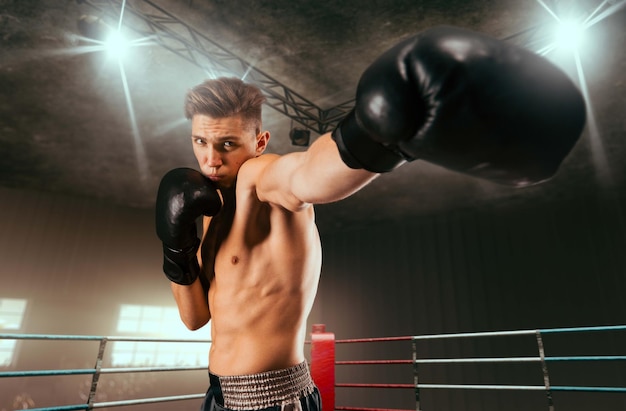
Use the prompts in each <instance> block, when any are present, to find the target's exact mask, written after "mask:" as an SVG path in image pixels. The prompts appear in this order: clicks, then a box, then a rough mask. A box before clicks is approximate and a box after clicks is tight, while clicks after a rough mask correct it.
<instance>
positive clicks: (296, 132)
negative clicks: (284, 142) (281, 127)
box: [289, 128, 311, 147]
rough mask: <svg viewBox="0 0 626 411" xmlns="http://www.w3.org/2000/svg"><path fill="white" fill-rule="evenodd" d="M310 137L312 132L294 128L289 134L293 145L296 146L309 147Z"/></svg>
mask: <svg viewBox="0 0 626 411" xmlns="http://www.w3.org/2000/svg"><path fill="white" fill-rule="evenodd" d="M310 137H311V132H310V131H309V130H305V129H302V128H292V129H291V131H290V132H289V138H290V139H291V144H293V145H294V146H300V147H307V146H308V145H309V139H310Z"/></svg>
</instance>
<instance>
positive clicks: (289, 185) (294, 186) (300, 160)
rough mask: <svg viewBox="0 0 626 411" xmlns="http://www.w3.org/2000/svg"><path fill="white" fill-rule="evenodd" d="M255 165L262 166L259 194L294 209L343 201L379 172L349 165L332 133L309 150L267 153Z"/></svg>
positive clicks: (261, 197) (259, 175)
mask: <svg viewBox="0 0 626 411" xmlns="http://www.w3.org/2000/svg"><path fill="white" fill-rule="evenodd" d="M251 163H252V162H251ZM245 165H246V166H247V165H248V164H247V163H246V164H245ZM251 165H252V166H253V167H259V173H258V180H257V184H256V192H257V196H258V198H259V199H260V200H261V201H264V202H268V203H273V204H278V205H281V206H282V207H284V208H287V209H288V210H291V211H298V210H300V209H302V208H304V207H306V206H307V205H309V204H324V203H330V202H334V201H339V200H341V199H343V198H346V197H348V196H350V195H351V194H353V193H355V192H356V191H358V190H359V189H361V188H362V187H363V186H365V185H366V184H367V183H369V182H370V181H372V180H373V179H374V178H375V177H376V176H377V175H378V174H375V173H372V172H369V171H366V170H355V169H351V168H349V167H348V166H346V164H345V163H344V162H343V161H342V159H341V157H340V155H339V150H338V149H337V145H336V144H335V142H334V141H333V140H332V139H331V137H330V134H325V135H323V136H321V137H320V138H318V139H317V140H316V141H315V142H314V143H313V144H311V146H310V147H309V149H308V150H307V151H305V152H297V153H289V154H286V155H283V156H280V157H279V156H275V155H265V156H262V157H258V158H257V159H255V160H254V163H253V164H251Z"/></svg>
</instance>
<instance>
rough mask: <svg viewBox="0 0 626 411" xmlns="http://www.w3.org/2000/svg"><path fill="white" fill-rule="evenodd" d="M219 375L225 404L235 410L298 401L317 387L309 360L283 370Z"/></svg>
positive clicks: (260, 407) (288, 403)
mask: <svg viewBox="0 0 626 411" xmlns="http://www.w3.org/2000/svg"><path fill="white" fill-rule="evenodd" d="M216 377H217V378H218V379H219V384H220V387H221V391H222V396H223V398H224V407H226V408H230V409H232V410H254V409H262V408H268V407H272V406H284V405H290V404H295V403H299V400H300V398H302V397H305V396H307V395H310V394H312V393H313V391H314V389H315V385H314V384H313V380H312V379H311V374H310V373H309V367H308V365H307V363H306V361H305V362H302V363H300V364H298V365H294V366H293V367H290V368H286V369H283V370H276V371H268V372H262V373H259V374H249V375H235V376H219V375H217V376H216Z"/></svg>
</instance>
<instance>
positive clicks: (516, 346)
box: [0, 188, 626, 410]
mask: <svg viewBox="0 0 626 411" xmlns="http://www.w3.org/2000/svg"><path fill="white" fill-rule="evenodd" d="M0 197H1V198H2V201H1V202H0V229H1V230H2V235H0V260H1V264H0V298H25V299H28V300H29V308H28V311H27V313H26V317H25V320H24V325H23V329H22V332H24V333H50V334H94V335H111V334H114V333H115V326H116V321H117V314H118V311H119V306H120V305H121V304H146V305H151V304H154V305H173V304H174V302H173V299H172V297H171V296H170V290H169V286H168V283H167V280H166V279H165V278H164V276H163V275H162V274H161V267H160V264H161V255H160V243H159V242H158V239H157V238H156V236H155V234H154V228H153V215H152V213H151V212H150V211H145V210H143V211H142V210H135V209H128V208H121V207H115V206H111V205H107V204H100V203H97V202H94V201H92V200H85V199H79V198H69V197H60V196H53V195H50V194H43V193H38V192H27V191H22V190H9V189H5V188H0ZM625 205H626V199H625V198H624V197H620V196H612V197H600V196H595V197H593V196H590V197H586V198H581V199H580V200H579V201H578V202H571V201H570V202H563V203H558V202H555V203H551V204H538V205H537V206H536V207H533V208H531V207H528V206H525V207H524V208H520V207H515V206H511V207H505V206H502V205H498V206H496V205H494V207H493V208H491V209H483V210H464V211H457V212H452V213H447V214H441V215H432V216H420V217H416V218H414V219H412V220H411V221H410V222H399V221H395V222H389V223H388V224H377V225H375V226H368V227H363V228H354V229H350V230H349V231H342V232H324V233H322V241H323V245H324V250H325V251H324V265H323V273H322V280H321V284H320V290H319V294H318V299H317V302H316V304H315V306H314V309H313V312H312V314H311V317H310V323H311V324H312V323H324V324H326V325H327V329H328V330H329V331H332V332H335V333H336V335H337V338H339V339H342V338H359V337H381V336H400V335H421V334H431V333H449V332H470V331H490V330H513V329H526V328H533V329H534V328H550V327H567V326H585V325H610V324H624V323H626V302H625V301H624V298H623V295H624V290H626V275H625V274H626V255H625V254H626V253H624V250H625V249H626V247H625V246H626V211H625V210H626V209H625V207H624V206H625ZM319 213H323V207H320V208H319V209H318V214H319ZM621 334H622V335H620V334H619V333H608V334H603V335H602V338H599V336H595V335H580V336H575V335H563V336H550V337H546V339H545V341H544V343H545V345H546V350H547V352H548V354H549V355H592V354H605V355H606V354H621V355H624V349H623V347H624V346H626V340H625V338H624V335H623V334H624V333H621ZM42 344H43V343H35V342H30V343H24V344H22V345H21V346H20V349H19V352H18V354H19V355H18V358H17V361H16V363H15V364H14V365H13V366H12V368H14V369H42V368H62V367H67V368H82V367H87V368H89V367H92V366H93V363H92V362H93V359H94V358H95V355H96V352H97V345H91V346H85V345H83V347H82V348H80V347H78V346H77V345H76V346H75V345H74V343H46V345H45V346H44V345H42ZM385 344H387V343H385ZM418 349H419V350H418V352H419V356H420V357H422V358H429V357H430V358H435V357H455V356H488V355H495V356H499V355H501V356H507V357H508V356H515V355H520V356H522V355H530V356H532V355H536V341H534V338H532V337H523V338H522V337H517V338H509V337H507V338H492V339H489V340H480V341H478V340H477V341H467V340H464V341H445V342H430V343H420V344H419V347H418ZM383 358H387V359H410V358H411V347H410V344H408V343H389V344H387V345H381V344H378V343H377V344H370V345H363V344H354V345H349V346H348V345H340V346H338V359H383ZM623 365H624V364H623V362H622V363H621V364H604V365H603V366H602V368H597V367H591V368H589V367H590V365H587V364H585V365H584V366H585V367H587V368H583V365H576V366H575V367H574V366H565V365H560V364H555V365H554V366H551V368H550V371H551V375H552V378H553V380H552V384H554V385H570V384H581V385H614V386H618V385H622V386H626V375H625V374H626V372H625V370H624V368H626V367H624V366H623ZM144 377H145V378H141V376H138V377H133V378H134V379H133V380H128V379H126V380H124V381H123V382H120V381H117V382H116V381H111V382H110V384H111V386H112V385H115V384H117V386H118V391H120V390H122V391H123V390H128V391H129V392H131V391H133V390H134V391H133V392H132V393H131V395H137V397H142V396H146V395H158V396H160V395H170V393H169V391H168V390H170V391H173V392H172V393H171V394H181V393H197V392H203V391H204V390H205V389H206V384H207V381H206V374H205V373H204V372H198V373H190V374H189V375H184V376H182V377H179V376H177V377H176V378H175V379H173V378H172V377H160V376H156V377H155V376H144ZM125 378H130V377H125ZM412 378H413V377H412V369H411V367H404V366H366V367H363V368H358V369H357V368H355V367H344V368H339V370H338V377H337V380H338V382H358V381H360V380H362V382H381V383H389V382H399V383H400V382H401V383H411V382H412ZM84 380H85V377H81V378H73V377H72V378H70V377H62V378H57V379H56V380H55V382H54V383H53V384H51V383H50V382H49V381H50V380H45V381H44V380H43V379H35V380H34V381H30V380H29V381H26V379H20V378H15V379H11V380H7V379H0V409H3V408H4V409H11V406H12V402H13V400H14V399H15V397H16V396H17V395H20V394H21V393H29V394H30V396H31V397H32V399H33V400H34V401H35V403H36V406H38V407H39V406H50V405H61V404H69V403H75V402H81V399H80V395H81V393H84V387H82V385H83V384H84V382H85V381H84ZM420 381H421V382H423V383H428V382H430V383H434V382H443V383H514V384H518V383H519V384H529V385H541V384H542V380H541V373H540V369H539V368H538V366H537V365H536V364H535V365H533V366H526V365H524V366H508V367H502V366H487V367H476V366H472V367H460V366H455V367H449V366H448V367H443V368H442V367H441V366H438V367H435V366H424V367H420ZM122 386H124V387H126V388H124V389H121V388H119V387H122ZM129 387H131V388H133V390H131V389H130V388H129ZM165 387H167V388H165ZM154 391H156V392H154ZM166 391H168V392H166ZM151 393H152V394H151ZM554 397H555V404H556V406H557V409H568V410H576V409H581V410H582V409H589V407H593V408H599V409H611V410H618V409H626V399H625V396H624V395H623V394H582V393H577V394H564V393H555V394H554ZM51 402H52V403H51ZM191 403H192V402H185V403H180V407H181V408H177V409H190V408H194V407H195V405H194V404H191ZM337 403H338V405H346V406H347V405H350V406H369V407H380V406H386V407H397V408H414V396H413V393H412V392H410V390H409V392H399V391H397V390H396V391H395V392H390V393H387V392H375V393H372V392H367V393H365V392H363V391H362V390H361V391H358V390H357V391H355V390H349V389H342V390H339V391H338V401H337ZM190 404H191V405H190ZM177 406H179V405H178V404H167V406H164V407H163V408H162V409H174V407H177ZM598 406H601V408H600V407H598ZM422 407H423V409H424V410H434V409H437V410H448V409H455V410H459V409H483V410H489V409H494V410H495V409H502V408H507V409H540V410H543V409H547V405H546V399H545V396H544V394H543V393H528V392H522V393H494V392H489V393H484V392H450V391H445V392H443V391H437V392H434V391H433V390H431V391H428V390H422ZM148 408H150V409H159V408H158V407H155V406H152V407H148ZM148 408H146V409H148ZM133 409H141V407H134V408H133ZM194 409H195V408H194Z"/></svg>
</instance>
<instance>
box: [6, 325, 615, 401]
mask: <svg viewBox="0 0 626 411" xmlns="http://www.w3.org/2000/svg"><path fill="white" fill-rule="evenodd" d="M607 333H611V334H612V335H613V334H614V333H620V335H622V337H624V336H626V325H614V326H597V327H574V328H552V329H532V330H531V329H528V330H516V331H493V332H468V333H451V334H432V335H416V336H402V337H387V338H362V339H344V340H340V339H335V335H334V333H332V332H328V331H327V330H326V329H325V326H324V325H320V324H317V325H314V326H313V329H312V333H311V340H310V341H307V342H306V345H310V352H309V351H308V350H307V354H309V355H310V357H309V358H308V360H309V363H310V368H311V374H312V376H313V379H314V381H315V383H316V384H317V386H318V388H319V389H320V393H321V395H322V401H323V404H324V409H325V410H333V409H334V410H346V411H410V410H417V411H430V409H433V408H428V407H426V408H423V407H424V404H423V401H422V397H423V395H424V393H425V392H427V391H429V390H436V391H439V390H447V391H459V390H461V391H463V390H471V391H493V392H497V391H520V392H528V391H533V392H540V393H542V395H543V397H544V405H543V408H542V409H548V410H550V411H551V410H555V409H559V408H558V407H559V404H558V401H555V400H554V398H553V397H554V395H553V394H554V393H556V392H587V393H595V394H597V395H611V396H615V395H618V396H620V397H619V398H620V399H619V401H623V404H624V406H625V407H626V384H621V385H618V384H611V385H602V386H600V385H596V384H593V385H592V384H589V385H584V384H581V385H559V384H555V383H554V382H553V378H552V377H553V375H552V374H550V372H549V369H550V367H551V365H552V364H555V363H616V364H619V366H618V373H619V374H620V375H621V377H624V376H625V374H626V366H625V365H626V362H625V361H626V345H621V344H618V345H619V346H620V349H621V351H622V352H620V353H618V354H610V355H597V354H593V355H564V356H561V355H552V354H551V353H550V352H549V351H548V350H547V349H546V347H545V344H544V340H545V339H546V338H548V337H549V336H553V335H571V336H576V335H579V334H586V335H592V336H593V337H592V338H594V339H603V338H604V336H605V335H606V334H607ZM517 337H525V338H530V339H529V340H528V341H532V342H533V347H532V349H533V350H534V351H535V354H534V355H530V356H529V355H526V356H510V357H499V356H480V357H478V356H469V357H468V356H464V357H452V356H445V357H436V358H432V357H427V356H425V355H424V352H423V350H422V349H421V347H420V344H422V343H424V342H435V343H436V344H437V346H440V345H442V343H443V342H445V341H451V340H455V341H465V340H475V339H476V340H484V339H494V338H497V339H501V338H517ZM568 338H569V337H568ZM572 338H573V337H572ZM0 340H15V341H28V340H38V341H48V342H49V341H60V342H67V343H69V342H70V341H81V342H91V343H97V344H98V348H97V354H96V359H95V361H94V364H95V365H94V366H93V367H92V368H75V369H69V368H68V369H45V370H21V371H20V370H6V371H0V388H2V386H3V385H2V382H3V380H5V381H6V380H8V379H16V378H35V377H37V378H41V377H44V378H59V377H61V376H68V375H81V376H86V377H87V378H89V379H90V384H89V393H88V395H87V399H86V401H85V402H84V403H80V404H67V405H55V406H47V407H40V408H29V407H28V406H25V407H20V408H16V409H25V408H29V409H31V410H37V411H71V410H91V409H99V408H103V409H105V408H114V407H128V406H138V405H143V404H156V403H168V402H173V401H185V402H186V401H187V400H194V399H197V400H200V399H201V398H203V397H204V392H200V393H197V394H184V395H171V396H158V397H147V398H127V399H121V400H115V401H100V402H99V401H97V400H96V398H97V393H98V388H99V382H100V381H101V377H103V376H104V375H111V374H134V373H165V374H167V375H168V377H167V378H173V379H175V378H177V377H176V376H175V374H173V375H170V374H169V373H177V372H181V371H202V372H206V367H205V366H201V367H200V366H171V367H105V366H104V360H105V353H106V351H107V347H108V346H109V343H111V342H136V343H140V344H141V343H144V344H145V343H180V344H188V343H193V344H198V343H200V344H207V343H210V341H209V340H186V339H180V340H179V339H158V338H133V337H115V336H112V337H103V336H78V335H43V334H0ZM394 343H403V344H407V345H408V346H409V347H410V349H409V350H408V351H407V352H406V358H401V359H371V360H370V359H365V360H358V359H347V360H343V359H339V360H338V359H337V358H336V357H339V356H341V355H337V353H338V352H339V350H340V349H342V347H345V348H346V349H348V350H349V351H348V352H350V353H353V352H358V350H355V349H354V348H353V346H359V345H381V344H394ZM403 349H404V348H403ZM453 351H454V350H453ZM502 363H507V364H521V363H525V364H532V365H533V366H534V367H536V368H537V373H536V375H537V377H538V378H537V382H536V383H534V384H507V383H492V384H483V383H481V384H476V383H474V382H472V381H467V382H463V383H447V382H433V381H429V379H428V378H429V373H428V372H426V373H425V372H424V367H427V366H430V367H432V366H442V365H450V364H453V365H455V366H465V365H474V366H476V365H480V364H502ZM364 366H374V367H377V366H386V367H389V366H391V367H394V366H401V367H409V368H410V370H411V374H412V375H410V376H408V377H409V378H407V381H406V382H401V383H380V382H376V383H369V382H359V383H350V382H344V381H339V382H337V380H341V378H339V376H340V374H341V370H342V368H345V367H352V368H358V367H364ZM355 374H356V375H359V374H360V373H359V372H358V371H357V372H356V373H355ZM621 377H620V378H619V380H623V378H621ZM411 379H412V380H411ZM203 381H208V379H206V380H203ZM347 390H352V391H361V390H376V391H378V390H386V391H393V393H394V395H395V394H396V393H398V395H402V396H404V398H405V399H406V398H409V397H410V398H411V407H412V408H410V409H409V408H406V409H401V408H393V409H391V408H372V407H361V406H350V405H344V404H336V403H335V399H336V397H338V395H337V394H339V393H342V392H344V393H345V391H347ZM11 394H12V393H10V392H6V391H5V389H0V397H4V396H7V395H9V396H10V395H11ZM353 396H354V397H360V394H358V392H357V393H355V394H354V395H353ZM344 397H345V395H344ZM347 398H350V397H349V396H348V397H347ZM42 405H44V404H42ZM37 406H39V404H37ZM187 408H189V407H188V406H187ZM187 408H186V409H187Z"/></svg>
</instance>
